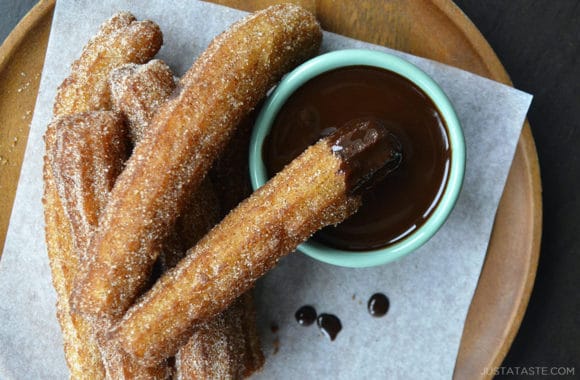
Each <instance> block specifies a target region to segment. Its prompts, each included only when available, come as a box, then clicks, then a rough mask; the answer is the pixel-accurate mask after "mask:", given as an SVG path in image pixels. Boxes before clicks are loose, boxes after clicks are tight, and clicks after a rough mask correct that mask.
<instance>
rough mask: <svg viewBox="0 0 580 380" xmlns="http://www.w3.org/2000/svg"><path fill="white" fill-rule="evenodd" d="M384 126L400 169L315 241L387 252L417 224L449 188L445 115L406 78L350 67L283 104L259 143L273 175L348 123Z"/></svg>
mask: <svg viewBox="0 0 580 380" xmlns="http://www.w3.org/2000/svg"><path fill="white" fill-rule="evenodd" d="M360 119H365V120H374V121H376V122H377V123H382V124H383V125H385V126H386V129H388V130H389V131H390V132H391V133H392V134H394V135H395V136H396V137H397V139H398V140H399V142H400V144H401V147H402V148H401V150H402V152H403V155H402V159H401V161H400V164H399V165H398V169H397V170H396V171H394V172H392V173H391V174H390V175H388V176H386V177H385V178H384V179H383V180H381V181H379V182H378V183H374V186H373V188H372V190H370V191H366V192H365V193H363V206H362V207H361V208H360V209H359V211H358V212H357V213H356V214H354V215H353V216H351V217H350V218H349V219H347V220H346V221H344V222H343V223H341V224H340V225H338V226H336V227H327V228H325V229H323V230H322V231H320V232H319V233H317V234H316V235H315V239H317V240H319V241H321V242H324V243H325V244H327V245H330V246H333V247H336V248H339V249H346V250H350V251H357V250H368V249H374V248H380V247H385V246H388V245H391V244H393V243H396V242H397V241H400V240H401V239H404V238H405V237H406V236H408V235H409V234H410V233H412V232H413V231H414V230H415V229H417V228H418V227H420V226H421V225H422V224H423V223H424V222H425V221H426V219H427V218H428V217H429V216H430V215H431V213H432V212H433V210H434V208H435V206H436V205H437V204H438V202H439V199H440V197H441V194H442V191H443V188H444V187H445V185H446V183H447V175H448V171H449V166H450V153H451V152H450V147H449V143H448V138H447V129H446V127H445V123H444V121H443V118H442V117H441V115H440V113H439V111H438V110H437V107H436V106H435V105H434V104H433V102H432V101H431V100H430V99H429V98H428V97H427V96H426V95H425V94H424V93H423V92H422V90H420V89H419V88H418V87H417V86H415V85H414V84H413V83H411V82H410V81H409V80H407V79H405V78H403V77H401V76H399V75H397V74H394V73H392V72H389V71H387V70H382V69H377V68H371V67H366V66H351V67H346V68H341V69H337V70H334V71H330V72H327V73H324V74H322V75H320V76H318V77H316V78H314V79H312V80H310V81H309V82H307V83H306V84H304V85H303V86H302V87H301V88H299V89H298V90H297V91H296V92H295V93H294V94H293V95H292V96H291V97H290V99H288V101H287V102H286V104H285V105H284V106H283V107H282V109H281V110H280V112H279V113H278V116H277V117H276V120H275V122H274V126H273V128H272V132H271V134H270V135H269V136H268V139H267V141H266V144H265V145H264V152H263V153H264V160H265V163H266V167H267V169H268V172H269V174H270V175H271V176H273V175H274V174H275V173H277V172H278V171H280V170H281V169H282V168H283V167H284V166H285V165H286V164H288V163H289V162H290V161H292V159H294V158H296V157H297V156H298V155H299V154H300V153H302V152H303V151H304V149H305V148H306V147H308V146H309V145H312V144H313V143H315V142H316V141H317V140H318V139H320V138H321V137H325V136H328V135H330V134H331V133H332V132H333V131H335V130H336V129H338V128H340V127H341V126H343V125H345V124H348V123H349V122H352V121H353V120H360Z"/></svg>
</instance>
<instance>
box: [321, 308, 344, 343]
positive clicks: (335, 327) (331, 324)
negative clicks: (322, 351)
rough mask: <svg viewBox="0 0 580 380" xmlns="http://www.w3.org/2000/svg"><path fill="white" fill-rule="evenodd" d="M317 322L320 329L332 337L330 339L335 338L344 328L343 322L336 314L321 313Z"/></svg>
mask: <svg viewBox="0 0 580 380" xmlns="http://www.w3.org/2000/svg"><path fill="white" fill-rule="evenodd" d="M316 323H317V324H318V327H319V328H320V331H322V332H323V333H324V335H326V336H327V337H328V338H330V340H335V339H336V336H337V335H338V333H339V332H340V330H342V324H341V323H340V319H338V317H337V316H336V315H332V314H324V313H323V314H320V315H319V316H318V319H317V320H316Z"/></svg>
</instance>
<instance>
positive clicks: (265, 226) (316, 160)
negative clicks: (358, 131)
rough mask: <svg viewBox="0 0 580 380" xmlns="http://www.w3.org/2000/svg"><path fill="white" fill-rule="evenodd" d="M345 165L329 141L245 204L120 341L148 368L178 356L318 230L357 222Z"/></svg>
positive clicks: (137, 311)
mask: <svg viewBox="0 0 580 380" xmlns="http://www.w3.org/2000/svg"><path fill="white" fill-rule="evenodd" d="M342 165H343V162H342V161H341V159H340V158H339V157H338V156H336V155H334V154H333V153H332V151H331V148H330V146H329V145H328V142H327V141H325V140H323V141H321V142H319V143H317V144H316V145H314V146H312V147H311V148H309V149H308V150H307V151H306V152H304V153H303V154H302V155H301V156H299V157H298V158H297V159H296V160H294V161H293V162H292V163H291V164H289V165H288V166H287V167H286V168H285V169H284V170H283V171H282V172H280V173H279V174H278V175H276V176H275V177H274V178H273V179H271V180H270V181H269V182H268V183H267V184H266V185H264V186H263V187H261V188H260V189H258V190H257V191H256V192H254V194H252V196H251V197H250V198H248V199H246V200H245V201H244V202H242V203H241V204H240V205H239V206H238V207H237V208H236V209H234V210H233V211H232V212H230V213H229V214H228V216H226V218H225V219H224V220H223V221H222V222H221V223H220V224H218V225H217V226H216V227H215V228H214V229H212V230H211V231H210V232H209V233H208V234H207V235H206V236H205V237H204V238H203V239H202V240H201V241H200V242H199V243H198V244H197V245H196V246H195V247H194V248H192V249H191V250H190V251H189V252H188V254H187V256H186V258H185V259H183V260H182V261H181V262H180V263H179V264H178V265H177V267H175V268H174V269H173V270H171V271H169V272H168V273H167V274H166V275H164V276H163V277H162V278H161V279H160V280H159V281H157V283H156V284H155V286H154V287H153V288H152V289H151V290H150V291H149V292H148V293H147V294H145V296H144V297H143V298H141V300H140V301H139V302H138V303H136V304H135V305H134V306H133V307H132V308H131V309H130V310H129V311H128V312H127V313H126V314H125V316H124V317H123V319H122V321H121V323H120V324H119V326H117V328H116V329H115V330H114V333H113V334H114V337H115V338H116V339H118V340H119V341H120V342H121V345H122V347H123V349H125V350H126V351H127V352H129V353H130V354H131V355H134V356H135V358H136V359H137V360H139V361H141V362H143V363H156V362H158V361H159V360H162V359H163V358H165V357H168V356H170V355H173V354H174V353H175V352H176V350H177V349H178V348H179V346H180V345H181V344H183V343H184V341H185V340H186V339H188V337H189V335H190V334H191V331H192V330H191V329H192V326H196V325H198V324H199V323H202V322H204V321H206V320H208V319H209V318H211V317H213V316H214V315H216V314H217V313H219V312H221V311H222V310H224V309H225V308H226V307H227V306H228V305H229V304H230V303H231V302H232V301H233V300H234V299H235V298H236V297H239V296H240V295H241V294H242V293H243V292H245V291H246V290H247V289H248V288H250V287H251V286H252V284H253V283H254V282H255V281H256V280H257V279H258V278H259V277H260V276H262V275H263V274H264V273H265V272H266V271H267V270H269V269H271V268H272V267H273V266H274V265H275V264H276V262H277V261H278V260H279V259H280V258H281V257H282V256H284V255H286V254H288V253H290V252H291V251H293V250H294V249H295V248H296V247H297V246H298V244H299V243H301V242H303V241H304V240H306V239H307V238H308V237H309V236H310V235H312V234H313V233H314V232H315V231H317V230H319V229H320V228H322V227H324V226H327V225H330V224H336V223H339V222H341V221H342V220H344V219H345V218H346V217H348V216H349V215H351V214H352V213H353V212H354V211H355V210H356V208H357V207H358V205H359V203H360V199H359V198H357V197H349V196H347V195H346V193H347V190H348V189H347V184H346V182H345V181H346V175H345V173H344V172H343V171H342V168H343V166H342Z"/></svg>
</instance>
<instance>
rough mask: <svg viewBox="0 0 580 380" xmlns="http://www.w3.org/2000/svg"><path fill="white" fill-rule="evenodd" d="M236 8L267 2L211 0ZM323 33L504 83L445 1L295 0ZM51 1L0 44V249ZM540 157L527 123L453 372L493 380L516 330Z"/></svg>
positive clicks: (535, 236) (475, 35)
mask: <svg viewBox="0 0 580 380" xmlns="http://www.w3.org/2000/svg"><path fill="white" fill-rule="evenodd" d="M216 2H218V3H221V4H224V5H228V6H234V7H237V8H240V9H244V10H256V9H259V8H263V7H265V6H267V5H269V4H271V3H273V2H275V1H268V0H242V1H235V0H218V1H216ZM295 2H298V3H301V4H302V5H304V6H305V7H307V8H309V9H310V10H312V11H314V12H316V14H317V16H318V18H319V20H320V22H321V23H322V26H323V28H324V29H326V30H329V31H333V32H336V33H340V34H343V35H347V36H350V37H353V38H357V39H361V40H364V41H368V42H372V43H376V44H382V45H386V46H389V47H392V48H395V49H398V50H403V51H406V52H409V53H411V54H415V55H419V56H423V57H426V58H430V59H434V60H438V61H440V62H444V63H447V64H449V65H453V66H456V67H459V68H462V69H464V70H468V71H471V72H473V73H476V74H479V75H481V76H485V77H488V78H491V79H494V80H496V81H499V82H503V83H505V84H510V85H511V82H510V79H509V77H508V75H507V73H506V72H505V69H504V68H503V66H502V65H501V63H500V61H499V60H498V58H497V57H496V55H495V53H494V52H493V50H492V49H491V47H490V46H489V45H488V43H487V42H486V41H485V39H484V38H483V36H482V35H481V34H480V33H479V31H478V30H477V28H476V27H475V26H474V25H473V24H472V23H471V22H470V21H469V19H468V18H467V17H466V16H465V15H464V14H463V13H462V12H461V11H460V10H459V9H458V8H457V7H456V6H455V5H454V4H453V3H452V2H451V1H448V0H391V1H388V2H387V1H381V0H359V1H356V2H336V1H333V0H318V1H317V0H302V1H295ZM53 11H54V0H43V1H40V2H39V3H38V4H37V5H36V6H35V7H34V8H33V9H32V10H31V11H30V12H29V13H28V15H26V17H25V18H24V19H23V20H22V21H21V22H20V23H19V24H18V26H17V27H16V28H15V29H14V31H13V32H12V33H11V34H10V36H9V37H8V39H7V40H6V41H5V42H4V44H3V45H2V47H1V48H0V93H1V94H2V97H0V125H1V126H2V127H1V128H0V179H1V182H0V246H3V245H4V239H5V235H6V228H7V226H8V221H9V215H10V210H11V209H12V202H13V199H14V192H15V190H16V185H17V182H18V176H19V172H20V165H21V162H22V156H23V153H24V148H25V146H26V140H27V137H28V126H29V123H30V120H31V116H32V112H33V108H34V103H35V100H36V94H37V91H38V83H39V78H40V72H41V70H42V66H43V63H44V54H45V51H46V43H47V40H48V35H49V31H50V24H51V20H52V13H53ZM541 220H542V199H541V183H540V174H539V165H538V158H537V153H536V148H535V145H534V140H533V137H532V134H531V130H530V126H529V125H528V123H527V122H526V123H525V125H524V129H523V132H522V135H521V137H520V140H519V142H518V147H517V151H516V155H515V159H514V162H513V164H512V168H511V171H510V174H509V177H508V182H507V186H506V188H505V191H504V194H503V197H502V199H501V203H500V206H499V209H498V213H497V216H496V221H495V225H494V230H493V234H492V238H491V242H490V246H489V249H488V253H487V256H486V259H485V263H484V266H483V271H482V273H481V277H480V280H479V284H478V286H477V290H476V293H475V296H474V298H473V302H472V304H471V307H470V310H469V314H468V316H467V321H466V324H465V329H464V331H463V337H462V340H461V347H460V350H459V356H458V358H457V363H456V367H455V375H454V377H455V378H458V379H465V378H469V379H477V378H491V372H490V371H491V369H492V368H493V367H495V366H499V365H500V364H501V362H502V360H503V358H504V357H505V355H506V353H507V351H508V349H509V347H510V345H511V343H512V341H513V338H514V336H515V334H516V332H517V330H518V328H519V326H520V322H521V320H522V317H523V314H524V312H525V309H526V306H527V304H528V300H529V297H530V293H531V289H532V285H533V282H534V278H535V274H536V268H537V262H538V256H539V249H540V237H541V230H542V225H541Z"/></svg>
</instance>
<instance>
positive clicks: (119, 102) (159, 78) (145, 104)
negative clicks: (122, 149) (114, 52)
mask: <svg viewBox="0 0 580 380" xmlns="http://www.w3.org/2000/svg"><path fill="white" fill-rule="evenodd" d="M110 84H111V97H112V100H113V109H114V110H116V111H117V112H119V113H121V114H123V115H125V117H126V118H127V121H128V123H129V128H130V133H131V141H133V143H135V142H137V141H138V140H141V138H142V135H143V133H144V131H145V130H146V129H147V126H148V125H149V122H150V121H151V119H152V117H153V114H154V113H155V111H156V110H157V108H158V107H159V106H160V105H161V104H162V103H164V102H165V100H166V99H167V98H168V97H169V95H170V94H171V93H172V92H173V90H174V89H175V81H174V78H173V73H172V72H171V69H170V68H169V66H167V65H166V64H165V62H163V61H161V60H158V59H154V60H152V61H149V62H147V63H146V64H143V65H137V64H133V63H131V64H127V65H124V66H122V67H119V68H118V69H116V70H114V71H113V72H112V73H111V76H110Z"/></svg>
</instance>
